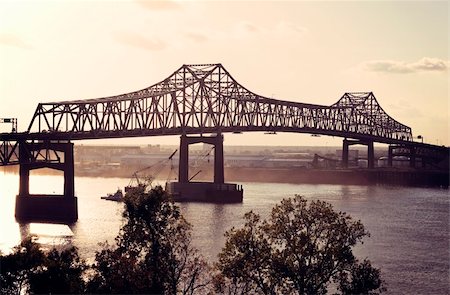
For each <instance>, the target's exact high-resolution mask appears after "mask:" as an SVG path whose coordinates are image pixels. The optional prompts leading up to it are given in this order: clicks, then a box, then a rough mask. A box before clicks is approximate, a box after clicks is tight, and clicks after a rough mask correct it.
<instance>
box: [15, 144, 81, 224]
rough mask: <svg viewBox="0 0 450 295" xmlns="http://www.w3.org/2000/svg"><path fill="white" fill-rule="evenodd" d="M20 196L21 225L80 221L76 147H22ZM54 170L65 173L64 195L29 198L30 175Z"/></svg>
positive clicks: (18, 196) (33, 196)
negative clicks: (76, 193)
mask: <svg viewBox="0 0 450 295" xmlns="http://www.w3.org/2000/svg"><path fill="white" fill-rule="evenodd" d="M19 158H20V163H19V165H20V166H19V175H20V180H19V182H20V184H19V194H18V195H17V196H16V211H15V216H16V219H17V220H18V221H19V222H33V221H51V222H61V223H73V222H75V221H77V219H78V207H77V198H76V197H75V181H74V174H75V173H74V158H73V144H72V143H70V142H49V141H45V142H31V143H29V142H25V141H22V142H20V143H19ZM41 168H51V169H55V170H60V171H63V172H64V194H63V195H48V194H30V171H31V170H34V169H41Z"/></svg>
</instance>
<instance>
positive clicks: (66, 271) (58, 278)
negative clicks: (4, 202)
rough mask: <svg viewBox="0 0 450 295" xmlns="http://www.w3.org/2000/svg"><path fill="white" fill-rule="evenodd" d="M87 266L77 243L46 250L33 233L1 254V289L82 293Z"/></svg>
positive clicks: (22, 291) (16, 291)
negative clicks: (79, 252)
mask: <svg viewBox="0 0 450 295" xmlns="http://www.w3.org/2000/svg"><path fill="white" fill-rule="evenodd" d="M84 269H85V264H84V262H83V261H82V260H80V258H79V257H78V252H77V249H76V248H75V247H72V248H69V249H66V250H62V251H61V252H59V251H58V250H56V249H52V250H51V251H49V252H47V253H44V252H43V251H42V250H41V249H40V248H39V245H38V244H36V243H34V242H33V241H32V238H31V237H30V238H27V239H25V240H24V241H23V242H21V243H20V245H18V246H16V247H14V249H13V252H12V253H11V254H9V255H6V256H1V257H0V288H1V289H0V291H1V292H0V293H1V294H24V293H32V294H33V293H38V294H42V293H58V294H68V293H82V292H83V291H84V281H83V279H82V273H83V271H84Z"/></svg>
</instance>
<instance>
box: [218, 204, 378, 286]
mask: <svg viewBox="0 0 450 295" xmlns="http://www.w3.org/2000/svg"><path fill="white" fill-rule="evenodd" d="M244 218H245V221H246V223H245V225H244V227H243V228H241V229H235V228H232V229H231V230H230V231H228V232H227V233H226V238H227V240H226V244H225V247H224V248H223V249H222V252H221V253H220V254H219V261H218V263H217V268H218V269H219V271H220V275H219V276H218V278H219V279H217V277H216V281H215V282H216V284H215V287H216V291H219V292H221V293H233V294H238V293H246V292H248V291H250V292H251V293H259V294H282V293H290V294H326V293H327V291H328V287H329V284H330V283H331V282H332V281H334V282H335V283H337V284H338V285H339V291H341V292H342V293H343V294H355V293H352V292H356V293H362V294H364V293H366V294H378V293H381V292H382V291H383V290H384V288H383V286H382V283H383V282H382V280H381V278H380V273H379V271H378V270H377V269H375V268H373V267H372V266H371V265H370V262H369V261H367V260H365V261H364V262H363V263H362V264H358V262H357V260H356V259H355V257H354V255H353V253H352V247H353V246H355V245H356V244H357V243H359V242H362V239H363V238H364V237H365V236H368V235H369V233H368V232H367V231H366V230H365V229H364V226H363V225H362V223H361V222H360V221H354V220H352V218H351V217H350V216H349V215H347V214H345V213H342V212H336V211H334V210H333V208H332V206H331V205H330V204H328V203H326V202H323V201H312V202H310V203H309V204H308V202H307V201H306V200H305V199H304V198H302V197H301V196H295V198H290V199H285V200H283V201H282V202H281V204H279V205H276V206H275V207H274V208H273V209H272V214H271V216H270V217H269V219H268V220H264V221H261V220H260V216H259V215H258V214H255V213H253V212H249V213H247V214H245V216H244ZM221 276H222V278H220V277H221ZM217 282H219V283H217Z"/></svg>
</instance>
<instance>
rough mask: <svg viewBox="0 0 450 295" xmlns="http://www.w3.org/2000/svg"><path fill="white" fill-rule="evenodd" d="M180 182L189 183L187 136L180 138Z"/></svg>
mask: <svg viewBox="0 0 450 295" xmlns="http://www.w3.org/2000/svg"><path fill="white" fill-rule="evenodd" d="M178 181H179V182H181V183H186V182H189V143H188V137H187V136H186V135H181V137H180V163H179V165H178Z"/></svg>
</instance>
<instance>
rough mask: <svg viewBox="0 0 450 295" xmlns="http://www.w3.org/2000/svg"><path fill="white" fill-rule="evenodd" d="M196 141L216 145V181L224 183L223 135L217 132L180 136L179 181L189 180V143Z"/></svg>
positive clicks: (185, 181)
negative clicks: (211, 134) (212, 134)
mask: <svg viewBox="0 0 450 295" xmlns="http://www.w3.org/2000/svg"><path fill="white" fill-rule="evenodd" d="M195 143H207V144H211V145H213V146H214V183H216V184H222V183H224V181H225V177H224V164H223V135H222V134H217V135H216V136H212V137H204V136H189V137H188V136H186V135H181V138H180V162H179V166H178V167H179V168H178V169H179V170H178V181H179V182H181V183H187V182H189V145H190V144H195Z"/></svg>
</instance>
